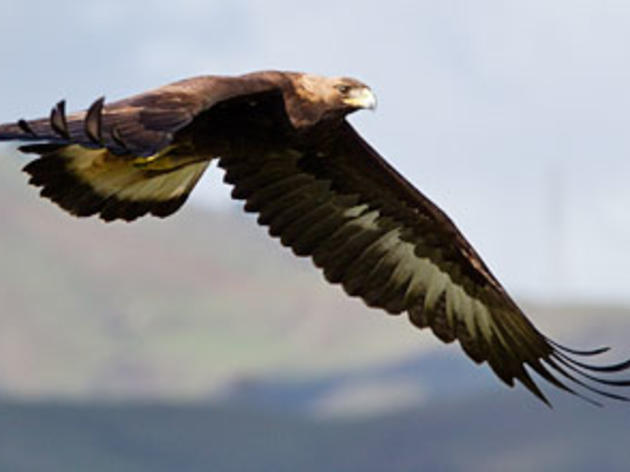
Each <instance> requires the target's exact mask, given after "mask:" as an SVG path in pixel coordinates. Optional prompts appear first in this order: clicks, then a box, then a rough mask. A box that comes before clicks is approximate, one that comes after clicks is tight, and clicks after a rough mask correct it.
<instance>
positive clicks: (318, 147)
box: [220, 122, 630, 402]
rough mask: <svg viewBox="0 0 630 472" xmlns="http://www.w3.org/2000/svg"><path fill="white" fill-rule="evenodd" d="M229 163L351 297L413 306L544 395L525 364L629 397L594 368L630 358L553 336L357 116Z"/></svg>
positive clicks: (268, 217) (256, 208)
mask: <svg viewBox="0 0 630 472" xmlns="http://www.w3.org/2000/svg"><path fill="white" fill-rule="evenodd" d="M309 143H310V144H309ZM220 165H221V166H222V167H223V168H225V169H226V175H225V180H226V182H228V183H231V184H233V185H234V189H233V196H234V197H235V198H238V199H244V200H246V203H245V210H246V211H249V212H256V213H258V214H259V219H258V221H259V223H261V224H262V225H265V226H268V227H269V233H270V234H271V235H272V236H275V237H279V238H280V240H281V242H282V244H283V245H285V246H289V247H291V248H292V249H293V251H294V252H295V253H296V254H297V255H300V256H311V257H312V258H313V261H314V263H315V264H316V265H317V266H318V267H321V268H322V269H323V271H324V275H325V277H326V279H327V280H328V281H329V282H331V283H340V284H342V286H343V288H344V290H345V291H346V292H347V293H348V294H349V295H352V296H358V297H361V298H362V299H363V300H364V301H365V302H366V303H367V304H368V305H369V306H373V307H377V308H382V309H384V310H386V311H387V312H389V313H391V314H399V313H402V312H407V313H408V315H409V319H410V320H411V322H412V323H413V324H414V325H416V326H417V327H419V328H425V327H429V328H431V329H432V331H433V332H434V333H435V334H436V335H437V336H438V337H439V338H440V339H441V340H443V341H444V342H452V341H454V340H456V339H457V340H459V342H460V344H461V346H462V348H463V349H464V351H465V352H466V353H467V354H468V355H469V356H470V357H471V358H472V359H473V360H474V361H475V362H477V363H481V362H487V363H488V364H489V365H490V367H491V368H492V369H493V370H494V372H495V373H496V374H497V376H498V377H499V378H500V379H501V380H503V381H504V382H505V383H507V384H508V385H513V384H514V379H517V380H519V381H520V382H521V383H522V384H523V385H524V386H525V387H526V388H528V389H529V390H530V391H531V392H533V393H534V394H535V395H536V396H538V397H539V398H541V399H542V400H544V401H545V402H546V401H547V400H546V398H545V397H544V395H543V394H542V392H541V391H540V390H539V388H538V387H537V385H536V384H535V383H534V381H533V380H532V378H531V377H530V375H529V373H528V371H527V369H526V366H528V367H529V368H530V369H532V370H534V371H535V372H537V373H538V374H539V375H541V376H542V377H543V378H545V379H546V380H548V381H549V382H551V383H552V384H554V385H555V386H557V387H559V388H561V389H564V390H566V391H569V392H572V393H576V394H578V393H577V392H575V391H574V390H573V389H572V388H571V387H569V386H567V385H565V383H563V381H561V380H560V378H562V377H564V379H565V380H568V381H571V382H573V383H574V384H577V385H579V386H581V387H584V388H586V389H587V390H590V391H591V392H592V393H596V394H598V395H602V396H605V397H609V398H615V399H625V397H622V396H620V395H617V394H614V393H609V392H605V391H602V390H601V389H599V388H597V387H595V386H593V385H592V383H593V382H595V384H603V385H606V386H610V387H621V386H626V385H627V384H628V381H625V380H622V381H616V380H615V381H609V380H606V379H600V378H596V377H595V376H594V375H592V374H588V373H587V372H586V371H587V370H591V371H595V372H597V373H601V372H609V371H621V370H624V369H627V368H629V367H630V365H629V364H628V363H623V364H619V365H616V366H611V367H605V366H604V367H593V366H589V365H587V364H584V363H580V362H578V361H575V360H574V359H573V358H572V357H569V354H572V355H580V352H579V351H571V350H568V349H566V348H563V347H560V346H559V345H557V344H555V343H551V342H550V341H548V340H547V339H546V338H545V337H544V336H543V335H542V334H541V333H540V332H539V331H538V330H537V329H536V328H535V327H534V326H533V325H532V324H531V323H530V322H529V320H528V319H527V318H526V317H525V316H524V314H523V313H522V312H521V310H520V309H519V308H518V307H517V305H516V304H515V303H514V302H513V301H512V300H511V299H510V297H509V296H508V295H507V293H506V292H505V290H504V289H503V288H502V287H501V285H500V284H499V282H498V281H497V280H496V279H495V278H494V277H493V276H492V274H491V273H490V271H489V270H488V268H487V267H486V266H485V264H484V263H483V262H482V260H481V259H480V257H479V256H478V255H477V253H476V252H475V250H474V249H473V248H472V247H471V246H470V244H469V243H468V242H467V241H466V239H465V238H464V237H463V236H462V234H461V233H460V232H459V231H458V230H457V228H456V227H455V225H454V224H453V223H452V222H451V220H450V219H449V218H448V217H447V216H446V215H445V214H444V213H443V212H442V211H441V210H439V209H438V208H437V207H436V206H435V205H434V204H432V203H431V202H430V201H429V200H428V199H427V198H426V197H424V195H422V194H421V193H420V192H419V191H418V190H416V189H415V188H414V187H413V186H412V185H411V184H410V183H409V182H407V181H406V180H405V179H404V178H403V177H402V176H401V175H400V174H399V173H398V172H396V171H395V170H394V169H393V168H392V167H391V166H390V165H389V164H387V163H386V162H385V161H384V160H383V159H382V158H381V157H380V156H379V155H378V154H377V153H376V152H375V151H374V150H373V149H372V148H370V146H369V145H368V144H366V143H365V142H364V141H363V140H362V139H361V138H360V137H359V136H358V135H357V133H356V132H355V131H354V130H353V129H352V127H351V126H350V125H349V124H347V123H345V122H344V123H343V125H341V127H339V128H332V129H331V128H327V129H324V130H322V131H321V132H320V133H319V134H317V133H315V134H314V135H313V136H311V137H310V138H308V139H306V140H305V142H301V143H295V142H294V143H293V145H292V147H291V148H284V149H281V148H278V147H276V148H274V149H272V148H269V147H267V148H264V147H260V146H259V147H257V148H256V149H251V150H243V151H242V152H241V153H240V154H239V155H238V156H231V157H227V158H223V159H222V160H221V161H220ZM599 353H600V351H594V352H591V353H582V354H587V355H591V354H593V355H594V354H599ZM552 372H554V373H552ZM571 372H576V373H579V374H580V375H581V376H582V377H583V379H584V381H582V380H580V379H579V378H577V377H576V376H574V375H572V374H571ZM589 382H591V383H589ZM580 396H582V395H580Z"/></svg>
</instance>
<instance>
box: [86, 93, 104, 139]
mask: <svg viewBox="0 0 630 472" xmlns="http://www.w3.org/2000/svg"><path fill="white" fill-rule="evenodd" d="M103 103H105V97H101V98H99V99H98V100H96V101H95V102H94V103H92V105H91V106H90V108H89V109H88V111H87V115H86V117H85V123H84V127H85V134H86V135H87V137H88V138H89V139H90V141H92V142H93V143H94V144H97V145H99V146H101V145H102V144H103V134H102V129H101V127H102V121H103Z"/></svg>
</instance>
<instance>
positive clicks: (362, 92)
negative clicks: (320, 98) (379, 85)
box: [344, 87, 376, 110]
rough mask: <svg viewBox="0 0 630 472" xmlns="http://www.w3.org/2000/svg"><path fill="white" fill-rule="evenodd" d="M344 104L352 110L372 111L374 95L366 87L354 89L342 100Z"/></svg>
mask: <svg viewBox="0 0 630 472" xmlns="http://www.w3.org/2000/svg"><path fill="white" fill-rule="evenodd" d="M344 103H345V104H346V105H349V106H351V107H353V108H367V109H368V110H374V109H376V95H374V93H373V92H372V91H371V90H370V89H369V88H368V87H361V88H355V89H352V90H351V91H350V93H349V94H348V97H347V98H345V99H344Z"/></svg>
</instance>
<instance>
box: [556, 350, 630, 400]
mask: <svg viewBox="0 0 630 472" xmlns="http://www.w3.org/2000/svg"><path fill="white" fill-rule="evenodd" d="M545 362H547V363H548V364H549V365H550V366H551V367H553V368H554V369H555V370H557V371H558V372H559V373H560V374H562V375H563V376H565V377H566V378H567V379H569V380H571V381H572V382H575V383H576V384H577V385H579V386H580V387H582V388H585V389H586V390H588V391H590V392H593V393H596V394H598V395H602V396H603V397H606V398H611V399H613V400H619V401H622V402H628V401H630V398H628V397H625V396H623V395H617V394H615V393H610V392H606V391H605V390H600V389H598V388H595V387H593V386H591V385H588V384H587V383H585V382H583V381H581V380H580V379H578V378H576V377H575V376H574V375H572V374H570V373H569V372H567V371H566V370H565V369H563V368H562V366H560V365H558V364H557V363H556V362H555V361H554V360H553V359H551V358H547V359H545Z"/></svg>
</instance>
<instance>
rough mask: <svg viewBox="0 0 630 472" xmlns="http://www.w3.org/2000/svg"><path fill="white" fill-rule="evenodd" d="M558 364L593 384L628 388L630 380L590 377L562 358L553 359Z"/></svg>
mask: <svg viewBox="0 0 630 472" xmlns="http://www.w3.org/2000/svg"><path fill="white" fill-rule="evenodd" d="M554 358H555V359H556V360H557V361H558V362H560V363H561V364H562V365H564V366H565V367H566V368H567V369H569V370H572V371H573V372H575V373H576V374H579V375H581V376H582V377H584V378H586V379H589V380H592V381H593V382H597V383H599V384H602V385H609V386H611V387H628V386H630V380H609V379H601V378H599V377H595V376H594V375H590V374H588V373H586V372H583V371H581V370H580V369H578V368H577V367H576V366H574V365H572V364H571V363H570V362H568V361H567V360H566V359H563V358H562V357H554Z"/></svg>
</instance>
